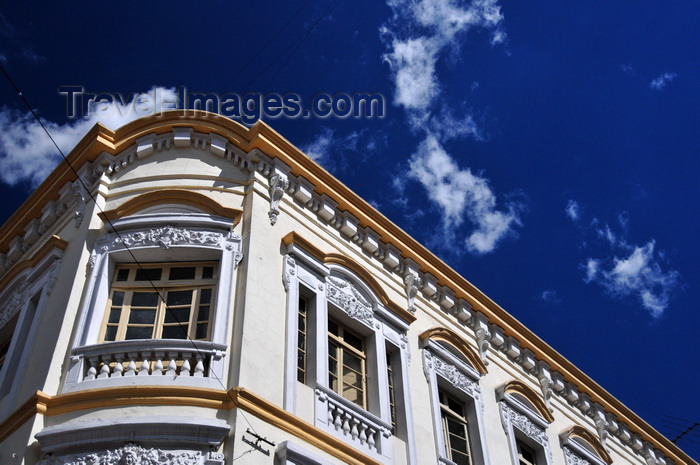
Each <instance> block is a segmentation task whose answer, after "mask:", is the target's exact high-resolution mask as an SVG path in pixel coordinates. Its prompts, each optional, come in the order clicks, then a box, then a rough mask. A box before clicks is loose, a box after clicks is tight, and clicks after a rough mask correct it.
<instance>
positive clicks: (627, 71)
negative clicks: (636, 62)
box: [620, 64, 637, 76]
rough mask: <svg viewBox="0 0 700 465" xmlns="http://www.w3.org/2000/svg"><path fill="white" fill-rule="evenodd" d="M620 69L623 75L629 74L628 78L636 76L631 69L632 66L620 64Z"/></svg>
mask: <svg viewBox="0 0 700 465" xmlns="http://www.w3.org/2000/svg"><path fill="white" fill-rule="evenodd" d="M620 69H621V70H622V72H623V73H625V74H629V75H630V76H636V75H637V74H636V72H635V71H634V68H633V67H632V65H626V64H622V65H620Z"/></svg>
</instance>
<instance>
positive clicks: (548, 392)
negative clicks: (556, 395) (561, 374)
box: [537, 362, 554, 412]
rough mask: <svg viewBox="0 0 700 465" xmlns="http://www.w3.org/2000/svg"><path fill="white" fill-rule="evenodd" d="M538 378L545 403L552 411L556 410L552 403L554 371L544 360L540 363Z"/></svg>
mask: <svg viewBox="0 0 700 465" xmlns="http://www.w3.org/2000/svg"><path fill="white" fill-rule="evenodd" d="M537 379H538V381H539V382H540V389H542V397H543V398H544V403H545V405H546V406H547V408H548V409H549V411H550V412H554V408H553V407H552V404H551V399H552V392H553V391H552V386H553V385H554V383H553V382H552V373H551V372H550V371H549V367H548V366H546V365H545V364H544V363H543V362H539V363H538V367H537Z"/></svg>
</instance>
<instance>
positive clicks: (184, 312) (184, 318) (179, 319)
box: [165, 308, 190, 328]
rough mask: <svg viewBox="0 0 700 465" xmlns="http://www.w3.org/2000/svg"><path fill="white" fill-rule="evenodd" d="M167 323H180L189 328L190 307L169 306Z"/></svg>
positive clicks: (166, 313)
mask: <svg viewBox="0 0 700 465" xmlns="http://www.w3.org/2000/svg"><path fill="white" fill-rule="evenodd" d="M165 322H166V323H180V324H182V325H184V326H185V328H187V325H188V324H189V322H190V309H189V308H168V309H166V310H165Z"/></svg>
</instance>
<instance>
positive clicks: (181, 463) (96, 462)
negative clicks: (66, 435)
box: [37, 444, 224, 465]
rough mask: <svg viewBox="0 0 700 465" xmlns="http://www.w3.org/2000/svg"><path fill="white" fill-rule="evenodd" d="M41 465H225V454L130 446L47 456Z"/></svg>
mask: <svg viewBox="0 0 700 465" xmlns="http://www.w3.org/2000/svg"><path fill="white" fill-rule="evenodd" d="M37 465H224V454H221V453H219V452H201V451H193V450H161V449H155V448H144V447H141V446H139V445H136V444H127V445H124V446H122V447H120V448H118V449H106V450H102V451H98V452H93V453H89V454H72V455H62V456H57V457H54V456H50V455H49V456H47V457H46V458H44V459H43V460H42V461H40V462H39V463H38V464H37Z"/></svg>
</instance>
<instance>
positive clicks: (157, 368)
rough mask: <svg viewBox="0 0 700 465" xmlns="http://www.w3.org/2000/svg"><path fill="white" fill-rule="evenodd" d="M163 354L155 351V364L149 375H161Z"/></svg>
mask: <svg viewBox="0 0 700 465" xmlns="http://www.w3.org/2000/svg"><path fill="white" fill-rule="evenodd" d="M164 356H165V353H164V352H156V364H155V366H154V367H153V372H151V375H153V376H162V375H163V357H164Z"/></svg>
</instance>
